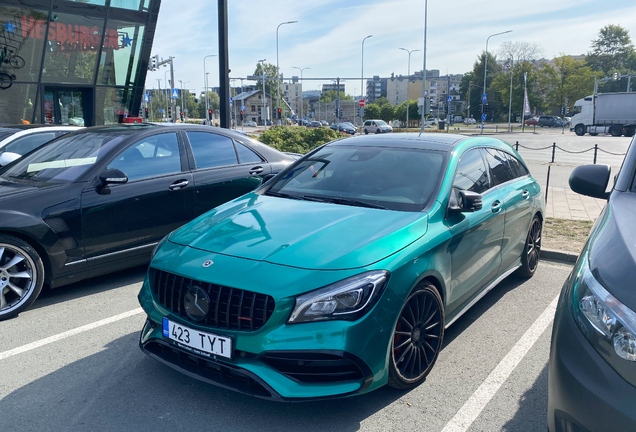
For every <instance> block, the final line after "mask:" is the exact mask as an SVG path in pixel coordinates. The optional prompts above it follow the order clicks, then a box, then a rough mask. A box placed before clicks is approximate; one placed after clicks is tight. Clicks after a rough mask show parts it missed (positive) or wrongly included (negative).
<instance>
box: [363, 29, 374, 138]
mask: <svg viewBox="0 0 636 432" xmlns="http://www.w3.org/2000/svg"><path fill="white" fill-rule="evenodd" d="M370 37H373V35H369V36H367V37H365V38H364V39H362V62H361V64H362V71H361V73H360V93H361V94H362V96H363V98H364V93H365V92H364V41H365V40H367V39H369V38H370ZM360 125H362V119H360ZM361 127H362V126H361Z"/></svg>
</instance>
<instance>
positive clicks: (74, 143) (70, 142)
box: [2, 133, 124, 183]
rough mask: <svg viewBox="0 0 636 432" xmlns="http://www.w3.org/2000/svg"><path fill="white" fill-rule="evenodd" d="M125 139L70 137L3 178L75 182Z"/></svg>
mask: <svg viewBox="0 0 636 432" xmlns="http://www.w3.org/2000/svg"><path fill="white" fill-rule="evenodd" d="M123 139H124V136H122V135H121V134H116V133H81V134H78V135H70V136H66V137H64V138H60V139H58V140H57V141H53V142H52V143H51V144H49V145H45V146H44V147H41V148H40V149H38V150H36V151H35V152H33V153H31V154H30V155H27V156H25V157H24V158H22V159H21V160H20V161H19V162H18V163H16V164H15V165H14V166H12V167H11V168H9V169H8V170H7V171H5V172H4V173H3V174H2V177H4V178H8V179H12V180H18V181H19V180H26V181H35V182H37V183H68V182H72V181H74V180H75V179H77V178H78V177H79V176H80V175H81V174H83V173H84V172H85V171H86V170H87V169H89V168H90V167H92V166H93V165H94V164H95V163H97V162H98V161H99V160H100V159H101V158H102V157H103V156H104V154H106V153H107V152H108V151H109V150H110V149H112V148H113V147H114V146H115V145H117V144H118V143H119V142H121V141H122V140H123Z"/></svg>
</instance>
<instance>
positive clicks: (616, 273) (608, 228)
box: [548, 140, 636, 432]
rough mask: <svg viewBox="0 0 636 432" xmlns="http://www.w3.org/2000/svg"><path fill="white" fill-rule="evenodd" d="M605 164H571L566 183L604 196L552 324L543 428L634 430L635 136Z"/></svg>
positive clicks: (553, 431)
mask: <svg viewBox="0 0 636 432" xmlns="http://www.w3.org/2000/svg"><path fill="white" fill-rule="evenodd" d="M609 180H610V168H609V167H608V166H604V165H586V166H580V167H577V168H576V169H575V170H574V171H573V172H572V175H571V177H570V187H571V188H572V189H573V190H574V191H575V192H578V193H580V194H583V195H588V196H592V197H595V198H603V199H608V202H607V205H606V206H605V209H604V210H603V212H602V214H601V215H600V216H599V218H598V219H597V221H596V224H595V226H594V228H593V229H592V231H591V233H590V236H589V238H588V241H587V244H586V245H585V247H584V248H583V252H582V253H581V255H580V256H579V259H578V262H577V264H576V265H575V266H574V269H573V271H572V273H571V274H570V276H569V277H568V279H567V280H566V282H565V285H564V287H563V291H562V292H561V297H560V299H559V304H558V306H557V312H556V315H555V318H554V327H553V330H552V344H551V350H550V366H549V384H548V426H549V429H550V431H551V432H566V431H601V430H603V431H635V430H636V406H635V405H634V401H636V289H635V288H634V281H636V140H633V141H632V144H631V146H630V149H629V151H628V152H627V155H626V157H625V161H624V162H623V167H622V168H621V170H620V172H619V174H618V176H617V177H616V181H615V184H614V188H613V189H612V191H611V192H610V193H606V192H605V191H606V190H607V186H608V184H609Z"/></svg>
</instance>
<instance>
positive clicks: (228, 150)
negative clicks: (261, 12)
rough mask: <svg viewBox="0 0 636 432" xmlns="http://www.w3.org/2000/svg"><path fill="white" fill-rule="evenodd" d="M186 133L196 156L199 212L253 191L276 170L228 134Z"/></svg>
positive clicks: (197, 209) (196, 185)
mask: <svg viewBox="0 0 636 432" xmlns="http://www.w3.org/2000/svg"><path fill="white" fill-rule="evenodd" d="M186 136H187V138H188V143H189V145H190V149H191V150H192V155H193V156H194V161H193V162H194V166H192V168H193V179H194V186H195V200H194V201H195V202H194V207H195V214H196V215H197V216H198V215H201V214H203V213H205V212H207V211H209V210H211V209H213V208H215V207H218V206H219V205H221V204H223V203H226V202H228V201H231V200H233V199H234V198H238V197H240V196H241V195H245V194H246V193H248V192H251V191H253V190H254V189H256V188H257V187H258V186H260V184H261V182H262V176H265V175H267V174H269V173H271V172H272V169H271V167H270V165H269V163H267V161H265V160H264V158H262V157H261V156H260V155H258V154H257V153H256V152H254V151H253V150H252V149H250V148H249V147H248V146H246V145H245V144H243V143H241V142H234V140H233V139H232V138H229V137H227V136H225V135H221V134H217V133H213V132H198V131H187V132H186Z"/></svg>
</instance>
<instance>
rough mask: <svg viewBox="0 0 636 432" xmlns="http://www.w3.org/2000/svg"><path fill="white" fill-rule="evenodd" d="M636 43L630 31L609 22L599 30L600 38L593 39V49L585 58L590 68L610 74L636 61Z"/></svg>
mask: <svg viewBox="0 0 636 432" xmlns="http://www.w3.org/2000/svg"><path fill="white" fill-rule="evenodd" d="M633 56H634V45H633V44H632V40H631V39H630V37H629V31H627V30H626V29H625V28H623V27H621V26H620V25H614V24H609V25H606V26H605V27H603V28H602V29H601V30H599V33H598V38H597V39H594V40H593V41H592V51H591V52H588V53H587V56H586V57H585V60H586V61H587V62H588V64H589V66H590V68H591V69H592V70H595V71H602V72H603V73H604V74H606V75H607V74H609V73H610V72H611V71H614V70H616V71H621V70H625V69H626V68H627V66H628V65H631V64H632V63H633V61H634V59H633Z"/></svg>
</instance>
